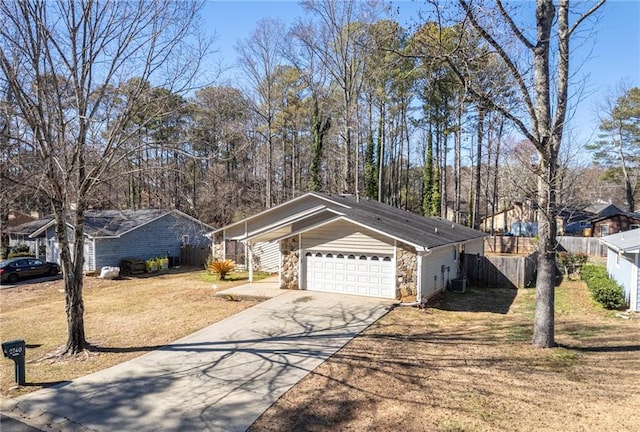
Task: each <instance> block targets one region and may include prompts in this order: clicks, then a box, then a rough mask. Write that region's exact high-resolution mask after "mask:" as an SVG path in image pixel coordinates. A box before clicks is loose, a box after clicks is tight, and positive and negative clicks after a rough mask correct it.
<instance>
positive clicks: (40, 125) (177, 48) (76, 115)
mask: <svg viewBox="0 0 640 432" xmlns="http://www.w3.org/2000/svg"><path fill="white" fill-rule="evenodd" d="M200 8H201V4H200V3H196V2H177V1H176V2H174V1H136V2H124V1H123V2H119V1H113V2H110V1H105V2H95V1H92V0H86V1H62V0H60V1H53V0H51V1H44V0H32V1H26V0H24V1H14V0H3V1H1V2H0V17H1V18H0V71H1V72H2V74H1V75H0V80H2V84H3V85H5V86H7V88H10V89H11V93H12V95H13V96H14V100H15V102H14V105H15V109H16V115H17V116H18V117H19V118H20V119H21V121H22V122H23V124H24V126H25V129H26V130H27V131H28V133H27V134H26V135H24V136H23V137H17V136H12V137H11V139H12V140H13V141H12V142H13V143H14V144H13V145H16V146H19V145H23V146H25V147H26V148H28V150H29V151H30V152H31V153H32V154H33V156H34V157H36V158H37V159H38V161H39V162H40V166H41V169H40V171H39V172H34V173H33V176H32V178H31V180H32V181H33V182H38V183H39V184H40V187H42V188H43V189H44V190H45V192H46V194H47V196H48V197H49V200H50V202H51V208H52V210H53V214H54V217H55V222H56V236H57V241H58V243H59V246H60V258H61V261H62V270H63V274H64V282H65V294H66V295H65V298H66V314H67V324H68V338H67V342H66V345H65V347H64V349H63V350H62V353H77V352H80V351H81V350H83V349H85V348H86V347H87V346H88V345H87V342H86V339H85V331H84V303H83V297H82V287H83V283H82V270H83V261H84V256H83V242H84V210H85V209H86V208H87V203H88V200H89V197H90V196H91V193H92V191H93V190H94V189H95V187H96V185H98V184H100V182H101V180H102V179H104V178H105V176H107V175H108V173H109V171H110V168H111V167H112V166H114V165H115V164H117V163H118V161H119V160H120V159H122V158H123V157H126V154H123V153H122V152H121V151H120V150H121V149H122V148H123V144H124V143H125V142H126V141H127V140H128V139H129V138H130V136H131V134H135V133H136V130H135V129H134V130H130V129H126V128H125V125H126V126H129V125H130V124H131V120H132V119H133V118H134V117H138V119H137V120H138V121H137V122H136V124H137V125H139V127H144V126H145V125H146V124H147V123H149V122H150V121H152V119H153V118H154V116H155V115H157V114H158V113H156V112H143V111H141V110H140V105H141V104H139V103H138V101H139V98H140V97H141V95H143V94H144V93H145V88H144V85H143V84H144V83H146V82H151V83H154V84H155V85H157V86H158V87H163V88H165V89H167V90H169V91H168V92H167V93H168V94H170V95H172V94H174V93H176V94H177V93H181V92H183V91H185V90H186V89H187V87H188V86H189V85H190V84H191V83H192V82H193V79H194V78H195V77H196V75H195V73H196V72H197V70H198V66H199V64H200V60H201V59H202V56H201V55H202V50H203V49H204V48H206V43H203V41H202V39H200V38H199V37H198V34H197V33H196V32H195V30H196V29H197V26H194V24H195V21H196V20H197V18H198V13H199V10H200ZM133 77H137V78H139V79H138V81H137V82H138V83H139V85H133V86H131V87H130V88H129V90H128V92H127V94H126V95H122V96H121V97H120V98H112V97H110V95H111V89H113V88H117V87H118V86H119V85H120V84H121V83H124V82H126V81H127V80H129V79H131V78H133ZM159 106H164V104H159ZM140 116H142V118H140ZM125 129H126V132H124V131H125Z"/></svg>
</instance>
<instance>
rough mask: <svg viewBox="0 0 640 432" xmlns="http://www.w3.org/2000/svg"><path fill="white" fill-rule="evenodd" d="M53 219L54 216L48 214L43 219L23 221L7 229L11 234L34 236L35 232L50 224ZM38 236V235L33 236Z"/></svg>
mask: <svg viewBox="0 0 640 432" xmlns="http://www.w3.org/2000/svg"><path fill="white" fill-rule="evenodd" d="M52 220H53V216H46V217H43V218H41V219H36V220H34V221H29V222H25V223H22V224H20V225H18V226H14V227H9V228H8V229H7V231H8V232H9V233H10V234H19V235H27V236H32V234H33V233H35V232H36V231H39V230H40V228H42V227H43V226H45V225H48V224H49V223H50V222H51V221H52ZM32 237H36V236H32Z"/></svg>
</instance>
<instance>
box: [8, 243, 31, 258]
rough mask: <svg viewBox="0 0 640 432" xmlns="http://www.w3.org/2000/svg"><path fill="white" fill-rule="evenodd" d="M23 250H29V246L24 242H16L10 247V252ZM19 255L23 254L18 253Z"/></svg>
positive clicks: (22, 251)
mask: <svg viewBox="0 0 640 432" xmlns="http://www.w3.org/2000/svg"><path fill="white" fill-rule="evenodd" d="M25 252H31V251H30V250H29V246H28V245H26V244H25V243H18V244H16V245H15V246H13V247H12V248H11V253H15V254H18V253H25ZM20 256H24V255H20Z"/></svg>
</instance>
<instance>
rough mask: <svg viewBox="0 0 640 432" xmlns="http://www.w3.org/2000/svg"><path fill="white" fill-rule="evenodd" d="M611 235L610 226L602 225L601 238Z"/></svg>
mask: <svg viewBox="0 0 640 432" xmlns="http://www.w3.org/2000/svg"><path fill="white" fill-rule="evenodd" d="M608 235H609V225H600V237H604V236H608Z"/></svg>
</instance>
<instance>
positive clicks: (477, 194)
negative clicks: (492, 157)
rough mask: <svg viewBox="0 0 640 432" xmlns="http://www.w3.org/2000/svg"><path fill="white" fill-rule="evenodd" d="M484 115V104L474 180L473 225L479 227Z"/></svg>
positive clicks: (480, 113) (478, 131)
mask: <svg viewBox="0 0 640 432" xmlns="http://www.w3.org/2000/svg"><path fill="white" fill-rule="evenodd" d="M484 115H485V109H484V107H483V106H482V105H480V106H478V125H477V130H476V132H477V136H476V138H477V143H476V172H475V180H474V193H473V218H472V220H471V227H472V228H477V227H478V225H479V220H480V179H481V178H482V177H481V168H482V140H483V136H484Z"/></svg>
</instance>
